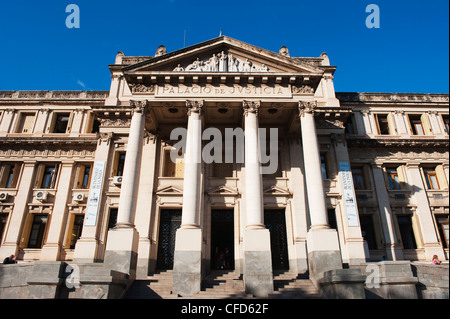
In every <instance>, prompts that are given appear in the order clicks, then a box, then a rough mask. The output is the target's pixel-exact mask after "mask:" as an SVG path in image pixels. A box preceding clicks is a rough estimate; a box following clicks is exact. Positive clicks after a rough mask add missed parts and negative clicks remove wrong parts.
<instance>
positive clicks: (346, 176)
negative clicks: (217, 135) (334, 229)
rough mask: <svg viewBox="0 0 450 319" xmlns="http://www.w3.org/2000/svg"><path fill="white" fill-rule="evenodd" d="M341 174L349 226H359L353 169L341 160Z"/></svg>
mask: <svg viewBox="0 0 450 319" xmlns="http://www.w3.org/2000/svg"><path fill="white" fill-rule="evenodd" d="M339 174H340V175H341V182H342V196H343V199H344V202H345V210H346V212H347V222H348V226H355V227H358V226H359V221H358V209H357V207H356V196H355V189H354V186H353V177H352V171H351V170H350V164H349V163H348V162H339Z"/></svg>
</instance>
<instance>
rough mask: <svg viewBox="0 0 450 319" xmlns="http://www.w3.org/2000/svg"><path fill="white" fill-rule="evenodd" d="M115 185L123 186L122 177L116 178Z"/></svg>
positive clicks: (114, 179)
mask: <svg viewBox="0 0 450 319" xmlns="http://www.w3.org/2000/svg"><path fill="white" fill-rule="evenodd" d="M113 184H114V185H121V184H122V176H114V178H113Z"/></svg>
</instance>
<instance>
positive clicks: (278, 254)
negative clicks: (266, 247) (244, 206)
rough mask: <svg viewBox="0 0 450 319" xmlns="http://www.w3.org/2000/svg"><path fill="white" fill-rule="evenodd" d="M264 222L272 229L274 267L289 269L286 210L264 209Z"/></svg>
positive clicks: (276, 268)
mask: <svg viewBox="0 0 450 319" xmlns="http://www.w3.org/2000/svg"><path fill="white" fill-rule="evenodd" d="M264 224H265V225H266V227H267V228H268V229H269V231H270V249H271V251H272V269H273V270H289V256H288V246H287V235H286V218H285V214H284V210H264Z"/></svg>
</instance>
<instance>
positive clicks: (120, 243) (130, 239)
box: [104, 228, 139, 280]
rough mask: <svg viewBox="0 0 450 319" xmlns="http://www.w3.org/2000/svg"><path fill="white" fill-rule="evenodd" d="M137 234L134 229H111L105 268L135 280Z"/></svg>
mask: <svg viewBox="0 0 450 319" xmlns="http://www.w3.org/2000/svg"><path fill="white" fill-rule="evenodd" d="M138 241H139V233H138V231H137V230H136V229H135V228H113V229H111V230H109V231H108V241H107V243H106V251H105V260H104V264H105V266H107V267H109V268H110V269H111V270H115V271H117V272H121V273H124V274H127V275H128V276H129V278H130V279H132V280H133V279H135V278H136V263H137V249H138Z"/></svg>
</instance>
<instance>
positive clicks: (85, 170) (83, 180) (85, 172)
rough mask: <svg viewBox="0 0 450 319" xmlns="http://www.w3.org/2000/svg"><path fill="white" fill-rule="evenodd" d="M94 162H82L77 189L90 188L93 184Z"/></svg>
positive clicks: (79, 167)
mask: <svg viewBox="0 0 450 319" xmlns="http://www.w3.org/2000/svg"><path fill="white" fill-rule="evenodd" d="M91 171H92V164H80V165H79V166H78V173H77V174H78V175H77V180H76V185H75V187H74V188H75V189H88V188H89V186H90V184H91Z"/></svg>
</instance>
